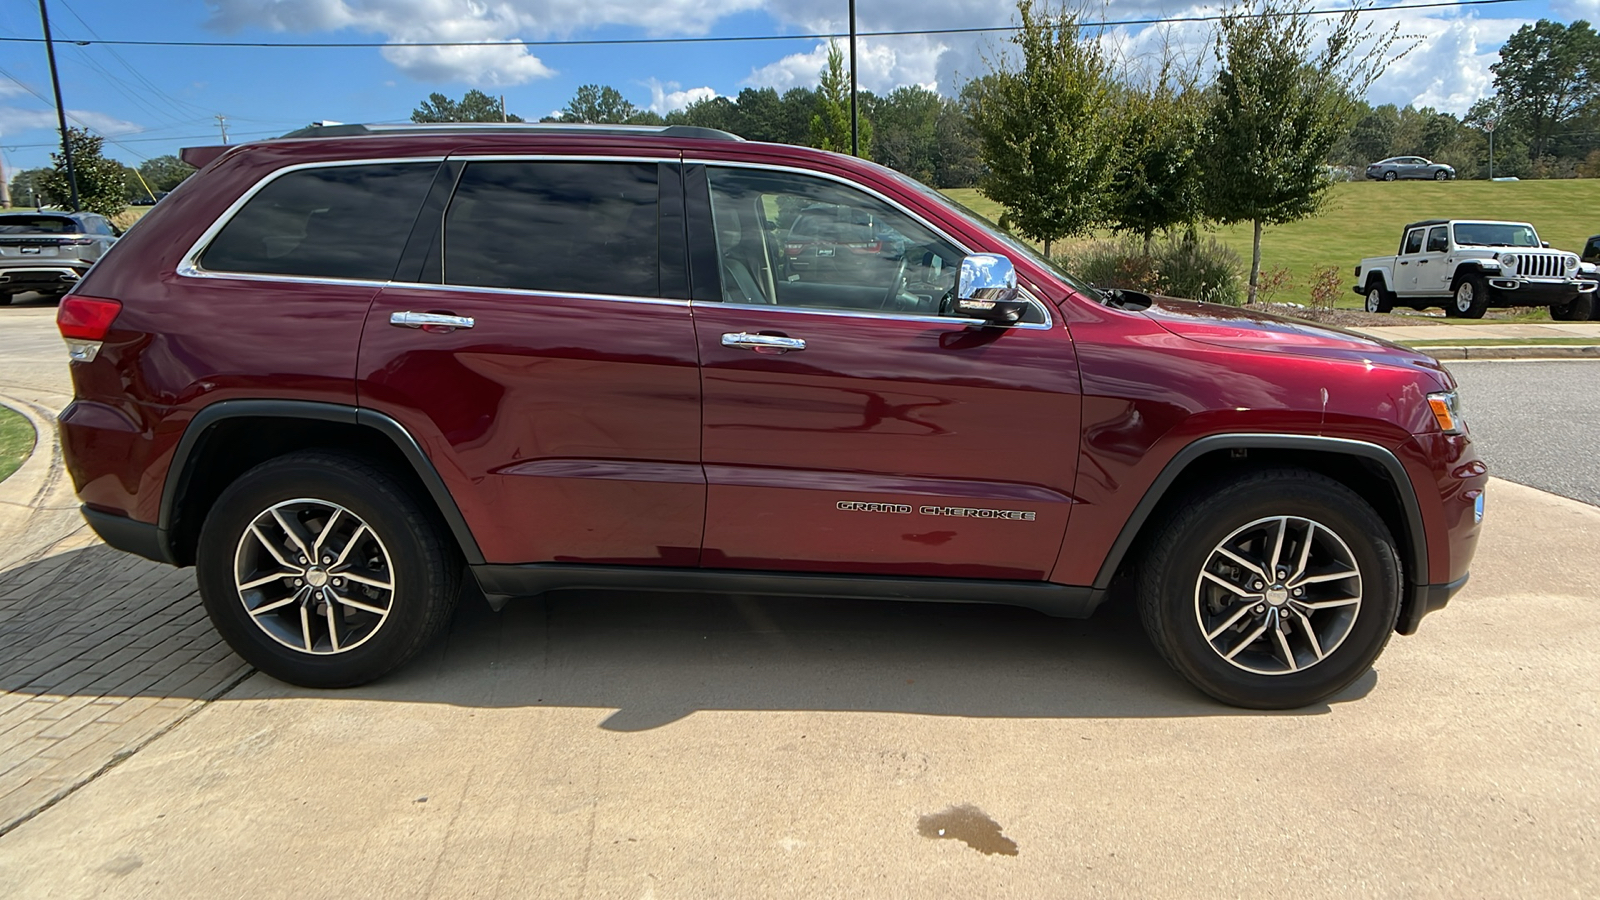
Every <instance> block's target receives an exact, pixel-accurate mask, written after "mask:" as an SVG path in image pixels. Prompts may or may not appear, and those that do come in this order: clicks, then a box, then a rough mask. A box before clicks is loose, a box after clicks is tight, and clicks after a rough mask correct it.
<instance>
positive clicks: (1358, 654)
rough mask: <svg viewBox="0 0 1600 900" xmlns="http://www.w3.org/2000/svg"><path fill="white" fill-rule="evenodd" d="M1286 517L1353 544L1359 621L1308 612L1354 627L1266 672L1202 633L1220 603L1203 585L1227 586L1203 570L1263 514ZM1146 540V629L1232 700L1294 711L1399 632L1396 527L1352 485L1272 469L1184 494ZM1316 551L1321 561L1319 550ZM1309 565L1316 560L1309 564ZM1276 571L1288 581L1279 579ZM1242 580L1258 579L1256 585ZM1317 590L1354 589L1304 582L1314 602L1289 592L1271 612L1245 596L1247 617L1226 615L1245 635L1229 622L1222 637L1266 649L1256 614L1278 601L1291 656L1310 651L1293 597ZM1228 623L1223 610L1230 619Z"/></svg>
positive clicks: (1171, 659) (1175, 663)
mask: <svg viewBox="0 0 1600 900" xmlns="http://www.w3.org/2000/svg"><path fill="white" fill-rule="evenodd" d="M1280 516H1281V517H1297V518H1296V519H1295V521H1310V522H1315V523H1317V524H1318V525H1320V526H1322V528H1323V529H1324V530H1325V531H1327V532H1329V533H1331V534H1332V535H1334V536H1336V537H1337V538H1338V541H1339V544H1338V545H1337V546H1339V547H1342V548H1344V549H1346V550H1348V552H1349V561H1347V562H1345V563H1338V564H1337V565H1353V566H1354V569H1353V570H1352V571H1359V573H1360V574H1359V581H1358V582H1356V583H1355V586H1356V590H1357V591H1358V594H1357V596H1359V598H1360V601H1359V604H1358V605H1357V606H1356V607H1355V611H1354V613H1353V618H1350V614H1345V618H1344V619H1343V620H1342V621H1334V620H1333V619H1324V618H1321V617H1322V616H1323V615H1324V613H1331V614H1333V615H1335V616H1337V615H1340V614H1339V613H1338V612H1337V610H1311V611H1309V612H1308V613H1307V615H1308V616H1309V618H1306V619H1305V620H1304V621H1305V623H1306V624H1307V625H1311V624H1313V622H1315V623H1325V622H1331V623H1332V624H1333V625H1334V626H1336V627H1343V628H1344V629H1345V630H1344V631H1343V632H1342V636H1340V637H1339V638H1338V641H1337V642H1333V643H1331V649H1329V650H1328V651H1327V652H1326V655H1325V656H1323V657H1321V658H1320V661H1316V660H1313V661H1312V662H1311V663H1310V664H1308V665H1305V666H1304V667H1303V668H1298V669H1294V670H1290V671H1285V672H1283V673H1282V674H1263V673H1259V672H1256V671H1247V669H1246V668H1243V667H1241V664H1239V663H1235V662H1230V661H1229V660H1228V659H1226V658H1225V657H1224V654H1223V652H1222V650H1221V649H1218V648H1217V647H1214V646H1213V638H1209V637H1208V636H1207V633H1206V631H1205V630H1204V629H1205V627H1206V626H1207V625H1209V624H1210V622H1208V621H1207V619H1206V617H1207V615H1208V614H1209V612H1208V611H1209V610H1210V606H1209V604H1210V602H1211V600H1210V599H1209V598H1208V597H1203V596H1202V592H1204V591H1207V590H1209V591H1212V592H1213V593H1216V592H1218V591H1220V588H1212V587H1211V582H1210V581H1209V580H1202V579H1203V578H1204V576H1202V575H1201V571H1202V568H1203V567H1205V566H1207V565H1208V564H1212V565H1214V564H1215V562H1214V560H1216V559H1223V557H1219V556H1217V555H1216V554H1217V548H1219V547H1220V546H1221V545H1223V544H1224V542H1225V541H1228V540H1231V539H1232V537H1233V536H1234V535H1235V533H1236V532H1245V533H1248V529H1249V528H1251V527H1254V526H1255V523H1258V522H1260V521H1262V520H1267V519H1270V518H1271V517H1280ZM1263 527H1270V526H1263ZM1311 531H1312V530H1311V529H1309V528H1308V529H1307V532H1311ZM1293 540H1294V538H1293V535H1292V534H1291V535H1290V536H1289V537H1288V538H1286V540H1285V543H1284V545H1283V546H1284V547H1285V548H1286V550H1287V548H1289V547H1290V546H1292V545H1293ZM1318 540H1324V541H1325V536H1319V538H1318ZM1147 546H1148V547H1149V548H1150V549H1149V550H1148V551H1147V552H1146V554H1145V556H1144V558H1143V560H1142V566H1141V570H1140V573H1139V580H1138V591H1139V613H1140V619H1141V620H1142V621H1143V622H1144V627H1145V631H1146V632H1147V633H1148V634H1149V635H1150V640H1151V642H1152V643H1154V644H1155V647H1156V650H1157V651H1159V652H1160V654H1161V656H1162V657H1163V658H1164V659H1166V661H1167V662H1168V664H1170V665H1171V666H1172V668H1173V669H1175V670H1177V672H1178V673H1179V674H1180V675H1182V676H1183V677H1185V678H1187V679H1188V680H1189V681H1190V683H1192V684H1194V686H1195V687H1197V688H1199V689H1200V690H1202V691H1204V692H1206V693H1207V694H1210V695H1211V696H1212V697H1215V698H1216V699H1218V700H1221V701H1222V702H1224V703H1228V704H1232V705H1234V706H1242V707H1247V708H1251V709H1293V708H1296V707H1300V706H1305V705H1307V704H1309V703H1315V702H1316V701H1318V700H1322V699H1324V698H1326V697H1328V696H1330V695H1332V694H1336V693H1338V692H1339V691H1341V690H1344V689H1345V688H1346V687H1348V686H1350V684H1351V683H1352V682H1354V681H1355V680H1356V679H1357V678H1360V677H1361V676H1362V675H1363V674H1364V673H1365V672H1366V671H1367V670H1368V669H1369V668H1370V667H1371V665H1372V661H1373V660H1375V659H1377V657H1378V654H1379V653H1381V652H1383V648H1384V646H1385V645H1386V644H1387V643H1388V641H1389V635H1390V634H1392V633H1393V632H1394V627H1395V622H1396V620H1397V617H1398V616H1399V611H1400V585H1401V571H1400V564H1399V561H1398V557H1397V556H1396V552H1395V546H1394V540H1393V538H1391V537H1390V535H1389V529H1388V527H1387V526H1385V525H1384V523H1383V520H1382V519H1381V518H1379V517H1378V515H1377V513H1376V512H1374V511H1373V509H1372V507H1370V506H1368V505H1367V503H1366V501H1364V500H1362V499H1361V497H1360V496H1358V495H1357V494H1356V493H1355V492H1354V491H1352V490H1350V489H1349V488H1347V487H1345V486H1344V485H1342V484H1340V483H1338V482H1336V481H1333V480H1332V479H1330V478H1327V477H1325V476H1322V475H1318V474H1316V473H1314V472H1308V471H1304V470H1299V469H1273V470H1267V471H1262V472H1255V473H1250V474H1246V475H1241V476H1238V477H1235V478H1232V479H1227V480H1224V481H1222V482H1221V483H1213V484H1212V485H1209V486H1208V488H1207V489H1206V490H1205V491H1204V492H1203V493H1197V494H1195V495H1193V496H1191V497H1190V498H1189V499H1188V500H1187V501H1186V502H1184V503H1183V505H1181V506H1180V507H1179V508H1178V509H1177V510H1176V511H1175V512H1174V513H1173V514H1172V515H1171V516H1170V517H1169V518H1168V519H1167V520H1166V522H1165V523H1164V524H1163V525H1162V526H1161V527H1160V528H1159V529H1158V530H1157V532H1156V534H1155V536H1154V538H1153V540H1151V542H1150V543H1149V544H1148V545H1147ZM1284 555H1285V557H1289V558H1290V560H1289V561H1290V562H1291V563H1294V562H1297V560H1296V559H1294V558H1293V557H1297V552H1295V553H1288V552H1286V553H1285V554H1284ZM1311 558H1312V560H1318V559H1320V558H1321V556H1320V551H1319V552H1318V553H1313V554H1312V557H1311ZM1311 570H1312V567H1311V566H1308V568H1307V571H1308V572H1309V571H1311ZM1207 571H1209V570H1207ZM1240 571H1242V570H1240ZM1333 571H1338V570H1333ZM1279 580H1280V582H1282V581H1283V579H1282V577H1281V576H1279ZM1288 583H1292V581H1291V582H1288ZM1245 586H1246V587H1247V588H1249V587H1253V585H1251V584H1249V583H1246V585H1245ZM1312 587H1315V588H1316V590H1317V591H1319V592H1320V591H1322V590H1324V588H1326V590H1328V591H1348V590H1349V589H1350V588H1351V582H1349V581H1348V580H1347V581H1344V582H1327V583H1325V585H1313V586H1310V587H1305V588H1299V589H1300V590H1304V591H1308V593H1305V594H1304V595H1299V594H1296V595H1295V596H1296V597H1301V596H1303V597H1304V598H1305V599H1303V600H1294V601H1290V600H1288V599H1282V598H1280V602H1281V603H1282V604H1283V605H1282V606H1281V607H1280V606H1274V607H1272V608H1271V609H1270V610H1268V607H1267V604H1266V602H1265V601H1262V602H1261V606H1260V607H1256V606H1254V604H1255V603H1257V602H1258V601H1256V600H1250V601H1249V602H1244V601H1243V600H1241V601H1240V602H1241V603H1242V604H1243V606H1245V607H1250V608H1249V609H1243V610H1242V613H1243V614H1244V615H1245V619H1244V620H1239V619H1238V618H1237V615H1238V613H1234V612H1231V611H1229V612H1224V613H1218V614H1217V615H1219V616H1222V615H1233V616H1234V619H1233V620H1232V621H1242V622H1243V624H1242V625H1240V626H1239V631H1238V633H1237V634H1236V633H1235V632H1233V631H1231V630H1226V631H1224V632H1222V633H1221V634H1220V636H1219V637H1217V638H1216V640H1219V641H1222V642H1229V641H1238V642H1240V643H1243V644H1246V645H1248V646H1249V647H1251V648H1256V647H1258V646H1261V644H1257V643H1256V642H1255V640H1254V639H1249V638H1248V636H1249V635H1250V634H1251V633H1252V632H1254V628H1253V627H1252V624H1251V623H1253V622H1256V621H1261V622H1270V621H1276V616H1277V613H1278V610H1279V609H1283V610H1285V611H1286V613H1285V617H1286V618H1287V619H1288V620H1289V621H1290V626H1289V628H1290V630H1289V631H1286V632H1285V637H1284V640H1285V641H1286V642H1289V641H1292V642H1293V643H1297V644H1299V645H1300V646H1299V647H1298V648H1297V649H1295V650H1294V652H1292V653H1291V654H1290V656H1294V655H1295V653H1300V652H1302V651H1303V652H1304V653H1312V652H1313V651H1312V649H1311V648H1312V645H1311V643H1310V638H1309V637H1306V634H1307V632H1306V631H1305V630H1304V629H1303V628H1301V630H1300V632H1299V634H1300V636H1299V637H1298V638H1291V635H1294V634H1295V631H1294V629H1296V628H1297V627H1300V620H1298V619H1296V618H1295V616H1296V614H1295V613H1294V612H1293V609H1294V608H1296V607H1295V604H1297V603H1303V602H1320V601H1316V600H1315V598H1314V595H1313V593H1310V591H1311V590H1312ZM1220 596H1222V597H1227V598H1232V596H1233V595H1231V594H1229V593H1227V592H1225V591H1224V592H1221V593H1220ZM1263 596H1264V595H1263ZM1316 596H1321V594H1320V593H1319V594H1317V595H1316ZM1335 599H1337V598H1335ZM1341 608H1343V609H1348V607H1341ZM1257 609H1260V610H1263V611H1268V613H1269V615H1268V616H1255V615H1254V613H1255V611H1256V610H1257ZM1229 621H1230V620H1229V619H1226V618H1224V619H1223V624H1226V623H1227V622H1229ZM1202 623H1205V624H1202ZM1269 634H1272V633H1271V632H1270V631H1269V632H1263V633H1260V638H1259V641H1260V642H1262V644H1266V645H1269V646H1266V647H1265V648H1264V649H1266V650H1269V651H1271V652H1277V650H1276V647H1277V646H1278V645H1277V644H1276V643H1274V642H1273V641H1270V640H1269V639H1268V637H1267V635H1269ZM1273 637H1274V638H1275V637H1276V635H1273ZM1286 645H1287V644H1286ZM1232 652H1234V653H1238V657H1237V658H1238V659H1241V660H1249V659H1251V658H1252V657H1253V655H1260V654H1257V653H1256V652H1255V650H1254V649H1252V651H1251V652H1250V653H1239V651H1238V650H1234V651H1232ZM1317 652H1318V653H1320V650H1319V651H1317ZM1262 658H1265V657H1264V656H1263V657H1262Z"/></svg>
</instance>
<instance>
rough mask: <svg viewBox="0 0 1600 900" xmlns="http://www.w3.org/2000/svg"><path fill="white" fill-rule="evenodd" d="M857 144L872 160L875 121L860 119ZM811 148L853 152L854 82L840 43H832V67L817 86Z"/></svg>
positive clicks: (829, 49)
mask: <svg viewBox="0 0 1600 900" xmlns="http://www.w3.org/2000/svg"><path fill="white" fill-rule="evenodd" d="M857 118H858V120H859V124H858V127H857V132H856V143H857V145H858V146H859V150H860V155H861V156H862V157H863V158H866V159H871V158H872V121H871V120H870V119H868V118H867V117H865V116H859V115H858V116H857ZM811 146H813V147H821V148H822V149H824V150H832V151H834V152H835V153H849V152H850V81H849V79H848V78H846V77H845V74H844V53H843V52H841V51H840V50H839V45H838V43H837V42H834V41H829V42H828V64H827V65H826V66H823V68H822V80H821V82H820V83H819V84H818V85H817V107H816V111H815V112H813V113H812V114H811Z"/></svg>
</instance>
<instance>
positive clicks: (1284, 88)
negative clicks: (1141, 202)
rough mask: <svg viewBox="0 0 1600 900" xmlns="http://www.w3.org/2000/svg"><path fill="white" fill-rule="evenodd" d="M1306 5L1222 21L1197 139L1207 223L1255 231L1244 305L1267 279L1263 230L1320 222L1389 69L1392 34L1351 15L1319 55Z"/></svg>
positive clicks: (1294, 0)
mask: <svg viewBox="0 0 1600 900" xmlns="http://www.w3.org/2000/svg"><path fill="white" fill-rule="evenodd" d="M1305 13H1306V6H1305V2H1304V0H1263V2H1261V3H1260V5H1255V4H1253V3H1252V4H1251V5H1248V6H1238V7H1235V8H1234V9H1233V10H1232V11H1231V12H1229V13H1228V14H1227V15H1225V16H1224V17H1223V18H1222V20H1221V22H1220V23H1219V24H1220V28H1219V31H1218V34H1217V38H1216V43H1215V45H1214V52H1215V55H1216V60H1217V64H1218V71H1217V75H1216V83H1215V85H1214V86H1213V88H1212V101H1211V104H1210V109H1209V110H1208V111H1207V113H1206V116H1205V118H1204V123H1203V126H1202V128H1201V131H1200V146H1199V151H1200V158H1201V160H1202V180H1201V196H1202V203H1203V211H1204V212H1205V214H1206V216H1207V218H1211V219H1214V220H1216V221H1218V222H1222V223H1224V224H1232V223H1236V222H1249V223H1251V225H1252V226H1253V228H1254V235H1253V238H1252V248H1251V254H1250V290H1249V295H1248V300H1249V301H1250V302H1254V301H1255V299H1256V287H1257V284H1258V282H1259V280H1260V276H1261V229H1262V227H1263V226H1264V225H1276V224H1281V223H1284V222H1293V221H1296V220H1298V219H1303V218H1307V217H1309V216H1312V215H1315V214H1316V213H1317V212H1319V211H1320V210H1321V208H1322V204H1323V201H1324V199H1325V197H1326V192H1327V190H1328V188H1329V186H1330V185H1331V183H1332V182H1331V179H1330V178H1329V177H1328V173H1327V170H1326V164H1327V159H1328V155H1329V153H1330V152H1331V151H1332V150H1333V147H1334V144H1335V143H1336V142H1337V141H1338V140H1339V139H1340V138H1341V137H1342V136H1343V135H1345V134H1348V133H1349V131H1350V129H1351V127H1352V126H1353V125H1354V124H1355V122H1356V117H1357V113H1358V112H1359V109H1358V107H1357V106H1356V100H1355V99H1354V98H1356V97H1359V96H1361V95H1363V94H1365V93H1366V89H1367V87H1368V86H1369V85H1370V84H1371V83H1372V81H1373V80H1374V79H1375V78H1377V76H1378V75H1380V74H1382V72H1383V69H1384V68H1385V66H1387V64H1388V62H1389V61H1390V51H1391V50H1392V48H1393V45H1394V42H1395V40H1396V33H1397V32H1396V30H1395V29H1394V28H1390V29H1389V30H1388V31H1386V32H1382V33H1378V34H1374V33H1373V32H1372V31H1371V29H1370V26H1368V27H1363V26H1361V25H1360V22H1359V14H1360V10H1359V9H1351V10H1349V11H1348V12H1346V13H1345V14H1344V15H1342V16H1341V17H1340V18H1339V19H1338V20H1337V21H1336V22H1334V23H1333V24H1332V27H1331V30H1329V31H1328V32H1327V34H1326V38H1325V43H1324V45H1323V47H1322V49H1321V50H1318V51H1315V52H1314V51H1313V43H1314V42H1315V32H1314V31H1313V26H1312V21H1311V17H1310V16H1308V15H1306V14H1305Z"/></svg>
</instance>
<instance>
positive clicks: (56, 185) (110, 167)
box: [39, 128, 128, 218]
mask: <svg viewBox="0 0 1600 900" xmlns="http://www.w3.org/2000/svg"><path fill="white" fill-rule="evenodd" d="M67 141H68V143H69V144H70V145H71V147H72V169H73V172H74V174H76V175H77V181H78V206H79V208H80V209H84V210H87V211H89V212H93V213H99V214H100V215H102V216H106V217H107V218H109V217H111V216H114V215H116V214H117V213H119V212H122V211H123V210H124V209H127V208H128V201H127V187H126V180H125V179H126V176H125V175H124V169H125V167H124V166H123V165H122V163H119V162H117V161H116V160H111V159H106V158H105V157H104V156H103V155H102V154H101V150H102V148H103V147H104V146H105V142H106V141H105V138H103V137H100V136H99V135H95V134H90V133H89V132H87V131H85V130H84V129H82V128H68V129H67ZM50 159H51V160H52V161H53V162H55V168H53V169H47V170H45V175H44V177H43V178H42V179H40V184H39V187H40V189H41V192H42V193H43V194H44V196H45V197H47V198H49V200H50V202H51V203H54V204H56V205H59V206H66V205H69V204H70V203H71V202H72V200H71V198H72V189H71V185H70V183H69V181H68V179H67V162H66V157H65V156H63V155H62V153H61V151H59V150H57V151H56V152H54V153H52V154H50Z"/></svg>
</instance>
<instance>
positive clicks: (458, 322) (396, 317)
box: [389, 311, 477, 328]
mask: <svg viewBox="0 0 1600 900" xmlns="http://www.w3.org/2000/svg"><path fill="white" fill-rule="evenodd" d="M389 324H390V325H403V326H405V327H406V328H422V327H424V326H427V325H433V326H435V327H439V328H471V327H472V326H473V325H475V324H477V322H476V320H474V319H473V318H472V317H471V316H450V315H445V314H444V313H419V312H410V311H407V312H397V313H390V314H389Z"/></svg>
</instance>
